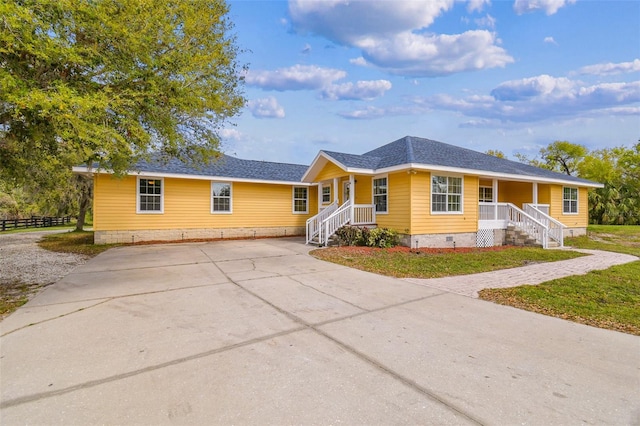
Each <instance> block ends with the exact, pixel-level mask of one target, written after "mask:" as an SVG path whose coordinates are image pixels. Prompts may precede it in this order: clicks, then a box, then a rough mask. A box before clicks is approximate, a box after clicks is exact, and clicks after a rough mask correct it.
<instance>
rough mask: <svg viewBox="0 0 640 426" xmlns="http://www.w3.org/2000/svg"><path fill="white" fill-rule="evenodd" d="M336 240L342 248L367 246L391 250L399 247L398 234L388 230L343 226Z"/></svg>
mask: <svg viewBox="0 0 640 426" xmlns="http://www.w3.org/2000/svg"><path fill="white" fill-rule="evenodd" d="M335 235H336V238H337V239H338V243H339V244H340V245H341V246H367V247H378V248H389V247H395V246H397V245H398V242H399V240H398V234H397V233H396V232H395V231H393V230H391V229H387V228H373V229H369V228H366V227H362V228H359V227H357V226H343V227H341V228H339V229H338V230H337V231H336V234H335Z"/></svg>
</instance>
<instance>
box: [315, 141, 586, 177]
mask: <svg viewBox="0 0 640 426" xmlns="http://www.w3.org/2000/svg"><path fill="white" fill-rule="evenodd" d="M323 152H324V153H325V154H327V155H329V156H330V157H332V158H334V159H335V160H336V161H339V162H340V163H342V164H344V165H345V166H347V167H352V168H368V169H371V170H374V171H375V170H379V169H384V168H387V167H394V166H401V165H404V164H423V165H425V166H442V167H452V168H459V169H469V170H476V171H479V172H494V173H504V174H509V175H521V176H529V177H541V178H548V179H559V180H564V181H570V182H576V183H590V184H593V183H594V182H591V181H589V180H586V179H581V178H578V177H575V176H569V175H566V174H563V173H557V172H553V171H551V170H546V169H541V168H538V167H534V166H530V165H528V164H524V163H520V162H516V161H511V160H507V159H504V158H498V157H494V156H492V155H488V154H483V153H481V152H477V151H473V150H471V149H467V148H461V147H459V146H455V145H449V144H446V143H443V142H438V141H434V140H431V139H424V138H418V137H414V136H405V137H403V138H401V139H398V140H397V141H394V142H391V143H388V144H386V145H383V146H381V147H379V148H376V149H374V150H372V151H369V152H366V153H364V154H362V155H352V154H342V153H335V152H328V151H323Z"/></svg>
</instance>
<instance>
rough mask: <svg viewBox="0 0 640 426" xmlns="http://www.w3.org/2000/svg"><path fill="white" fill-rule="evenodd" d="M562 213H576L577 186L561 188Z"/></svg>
mask: <svg viewBox="0 0 640 426" xmlns="http://www.w3.org/2000/svg"><path fill="white" fill-rule="evenodd" d="M562 213H564V214H577V213H578V188H569V187H564V188H562Z"/></svg>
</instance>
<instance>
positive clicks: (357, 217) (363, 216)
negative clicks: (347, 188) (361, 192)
mask: <svg viewBox="0 0 640 426" xmlns="http://www.w3.org/2000/svg"><path fill="white" fill-rule="evenodd" d="M372 223H376V209H375V206H374V205H373V204H354V205H353V214H352V219H351V224H352V225H370V224H372Z"/></svg>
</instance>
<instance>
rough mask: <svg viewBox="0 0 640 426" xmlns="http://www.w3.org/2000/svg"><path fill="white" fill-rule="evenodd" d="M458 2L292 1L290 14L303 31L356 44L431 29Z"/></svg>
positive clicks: (437, 0) (344, 42) (450, 0)
mask: <svg viewBox="0 0 640 426" xmlns="http://www.w3.org/2000/svg"><path fill="white" fill-rule="evenodd" d="M454 3H455V1H454V0H429V1H346V0H289V14H290V16H291V20H292V23H293V25H294V28H295V29H296V30H297V31H299V32H303V33H312V34H317V35H321V36H324V37H326V38H328V39H330V40H333V41H335V42H337V43H340V44H348V45H353V44H357V42H358V41H359V40H360V39H362V38H367V37H372V36H375V37H384V36H389V35H394V34H398V33H400V32H403V31H410V30H412V29H418V28H424V27H428V26H429V25H431V24H432V23H433V21H434V20H435V19H436V18H437V17H438V16H440V15H441V14H442V12H444V11H447V10H449V9H450V8H452V7H453V5H454Z"/></svg>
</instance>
